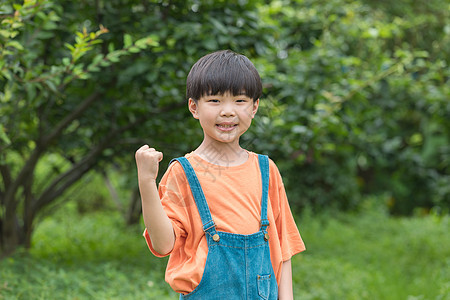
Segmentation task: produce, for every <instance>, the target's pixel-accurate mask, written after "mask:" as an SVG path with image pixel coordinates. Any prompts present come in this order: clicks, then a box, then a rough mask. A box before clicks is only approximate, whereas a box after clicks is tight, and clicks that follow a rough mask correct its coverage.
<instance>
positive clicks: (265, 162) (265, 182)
mask: <svg viewBox="0 0 450 300" xmlns="http://www.w3.org/2000/svg"><path fill="white" fill-rule="evenodd" d="M258 161H259V169H260V171H261V182H262V197H261V229H262V230H265V229H266V227H267V226H269V219H268V218H267V203H268V201H269V200H268V199H269V158H268V157H267V155H261V154H258Z"/></svg>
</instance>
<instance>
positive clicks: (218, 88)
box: [186, 50, 262, 101]
mask: <svg viewBox="0 0 450 300" xmlns="http://www.w3.org/2000/svg"><path fill="white" fill-rule="evenodd" d="M226 92H230V93H231V94H232V95H233V96H238V95H246V96H247V97H249V98H251V99H253V101H256V100H257V99H259V98H260V97H261V94H262V84H261V78H260V77H259V74H258V71H257V70H256V68H255V66H254V65H253V64H252V62H251V61H250V60H249V59H248V58H247V57H246V56H244V55H241V54H238V53H235V52H233V51H231V50H222V51H217V52H213V53H210V54H208V55H205V56H203V57H202V58H200V59H199V60H198V61H197V62H196V63H195V64H194V65H193V66H192V68H191V71H190V72H189V75H188V77H187V80H186V96H187V98H188V99H189V98H192V99H194V101H198V99H200V98H201V97H202V96H209V95H223V94H225V93H226Z"/></svg>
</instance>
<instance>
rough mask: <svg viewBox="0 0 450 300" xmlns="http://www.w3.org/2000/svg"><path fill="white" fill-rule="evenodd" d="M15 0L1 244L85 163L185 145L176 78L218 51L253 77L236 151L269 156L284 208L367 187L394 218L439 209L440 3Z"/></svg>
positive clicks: (3, 64)
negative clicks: (249, 109) (254, 100)
mask: <svg viewBox="0 0 450 300" xmlns="http://www.w3.org/2000/svg"><path fill="white" fill-rule="evenodd" d="M15 2H16V1H11V0H8V1H3V2H2V4H0V22H1V28H0V51H1V52H0V78H1V79H0V80H1V81H0V87H1V88H0V171H1V181H0V207H1V209H0V229H1V230H0V248H1V249H2V252H3V253H7V252H10V251H13V250H14V249H15V248H16V247H17V246H18V245H26V246H29V244H30V239H31V234H32V230H33V225H34V222H35V218H36V216H38V215H40V214H42V212H43V211H45V210H46V208H48V207H50V206H51V205H53V204H55V203H56V202H57V201H58V199H61V195H62V194H63V193H64V191H66V190H67V188H69V187H71V186H72V185H73V184H74V183H75V182H78V181H79V179H80V178H82V177H83V176H84V175H85V174H86V173H87V172H89V171H91V170H96V171H98V172H101V173H103V174H107V171H108V170H109V167H110V166H112V165H114V166H115V168H120V172H121V174H122V175H123V177H128V178H133V176H134V173H135V171H134V166H133V161H132V158H133V155H132V153H133V152H134V150H135V149H137V148H138V147H139V146H140V145H141V144H143V143H148V144H151V145H153V146H155V147H156V148H159V149H161V150H162V151H163V152H164V153H165V158H166V161H168V159H170V158H171V157H174V156H179V155H182V154H184V153H186V152H187V151H191V150H192V149H194V148H195V147H196V146H197V145H198V144H199V143H200V141H201V131H200V128H199V126H198V124H197V123H196V121H195V120H194V119H192V118H191V117H190V116H189V112H188V110H187V109H186V101H185V99H184V98H185V97H184V89H185V78H186V75H187V72H188V71H189V68H190V67H191V66H192V64H193V63H194V62H195V61H196V60H197V59H198V58H199V57H201V56H203V55H204V54H206V53H209V52H212V51H215V50H218V49H232V50H234V51H237V52H240V53H243V54H245V55H247V56H249V57H250V58H251V59H252V60H253V61H254V62H255V64H256V66H257V68H258V70H259V71H260V73H261V75H262V78H263V83H264V99H262V100H261V109H260V112H259V114H258V115H259V116H258V117H257V119H256V120H255V124H254V126H253V127H252V128H251V130H250V132H248V133H247V134H246V135H244V138H243V145H244V146H246V147H247V148H249V149H250V150H254V151H257V152H266V153H268V154H269V155H270V156H271V157H272V158H273V159H274V160H275V161H276V162H277V164H278V165H279V167H280V170H281V172H282V174H283V176H284V180H285V184H286V187H287V190H288V194H289V197H290V201H291V203H292V205H293V206H294V207H297V208H301V207H304V206H306V205H313V206H315V207H317V208H321V207H325V206H330V205H336V206H338V207H340V208H354V207H356V206H357V205H358V202H359V199H360V198H361V195H363V194H365V193H377V194H384V195H386V197H387V198H388V199H389V202H388V203H387V204H388V205H389V206H390V208H391V210H392V212H395V213H410V212H411V211H412V210H413V209H414V208H415V207H426V208H431V207H433V206H440V207H443V208H445V207H447V208H448V206H449V201H450V200H449V194H450V191H449V186H450V179H449V173H448V165H449V158H448V157H450V156H449V146H448V145H449V141H448V136H449V130H450V124H449V120H450V104H449V101H448V100H449V97H448V96H449V94H450V91H449V86H450V85H449V84H448V80H449V68H448V64H449V62H448V58H449V53H450V49H449V45H450V43H449V37H450V24H449V23H448V20H449V16H448V11H449V9H448V8H449V7H448V4H447V3H445V2H443V1H438V0H432V1H427V2H425V1H423V2H422V1H421V2H420V5H416V4H417V3H416V2H414V3H412V2H411V1H408V0H402V1H398V2H396V3H395V4H391V3H387V2H384V1H369V0H367V1H347V0H332V1H320V0H316V1H313V0H277V1H275V0H274V1H265V2H264V3H263V2H261V1H256V0H246V1H212V0H205V1H197V0H188V1H181V0H153V1H139V0H125V1H124V0H120V1H119V0H111V1H103V0H96V1H53V0H26V1H24V2H23V3H22V4H17V3H15ZM166 161H165V162H166ZM165 162H163V164H162V165H164V164H165ZM37 169H40V170H44V171H40V172H39V173H37V171H36V170H37ZM162 169H164V168H162ZM162 171H163V170H162ZM128 182H130V183H129V185H130V186H129V187H128V188H129V190H130V194H131V195H136V193H133V191H132V190H135V189H136V184H135V183H131V182H134V181H133V180H130V181H128ZM131 199H134V200H133V201H132V202H133V203H132V205H131V206H130V207H134V204H135V203H136V200H138V199H137V197H135V196H133V197H132V198H131Z"/></svg>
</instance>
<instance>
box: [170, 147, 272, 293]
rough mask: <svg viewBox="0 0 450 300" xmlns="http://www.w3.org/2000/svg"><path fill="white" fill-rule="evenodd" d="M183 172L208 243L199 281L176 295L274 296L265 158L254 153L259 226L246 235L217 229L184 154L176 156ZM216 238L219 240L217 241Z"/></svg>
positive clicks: (266, 163)
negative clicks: (259, 192) (258, 174)
mask: <svg viewBox="0 0 450 300" xmlns="http://www.w3.org/2000/svg"><path fill="white" fill-rule="evenodd" d="M176 160H177V161H178V162H179V163H180V164H181V166H182V167H183V170H184V172H185V174H186V177H187V179H188V183H189V186H190V189H191V191H192V195H193V197H194V200H195V204H196V205H197V209H198V211H199V214H200V218H201V220H202V224H203V230H204V231H205V237H206V241H207V244H208V255H207V258H206V264H205V269H204V271H203V276H202V279H201V281H200V283H199V285H198V286H197V287H196V288H195V289H194V290H193V291H192V292H191V293H189V294H187V295H180V299H247V300H254V299H266V300H267V299H269V300H272V299H277V298H278V285H277V280H276V278H275V274H274V271H273V267H272V263H271V260H270V249H269V243H268V240H269V234H268V233H267V227H268V226H269V220H268V218H267V205H268V191H269V159H268V157H267V156H265V155H258V161H259V168H260V171H261V179H262V198H261V220H260V222H261V226H260V229H259V231H257V232H256V233H253V234H249V235H243V234H234V233H229V232H223V231H217V230H216V226H215V224H214V221H213V219H212V217H211V212H210V210H209V207H208V203H207V202H206V198H205V195H204V194H203V190H202V188H201V186H200V182H199V181H198V178H197V176H196V175H195V172H194V169H193V168H192V166H191V164H190V163H189V161H188V160H187V159H186V158H185V157H180V158H177V159H176ZM219 240H220V243H218V241H219Z"/></svg>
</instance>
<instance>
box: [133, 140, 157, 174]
mask: <svg viewBox="0 0 450 300" xmlns="http://www.w3.org/2000/svg"><path fill="white" fill-rule="evenodd" d="M135 158H136V165H137V170H138V177H139V180H145V181H147V180H156V177H157V176H158V167H159V162H160V161H161V160H162V158H163V154H162V153H161V152H159V151H156V150H155V149H154V148H150V147H149V146H148V145H144V146H142V147H141V148H139V149H138V150H137V151H136V154H135Z"/></svg>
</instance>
